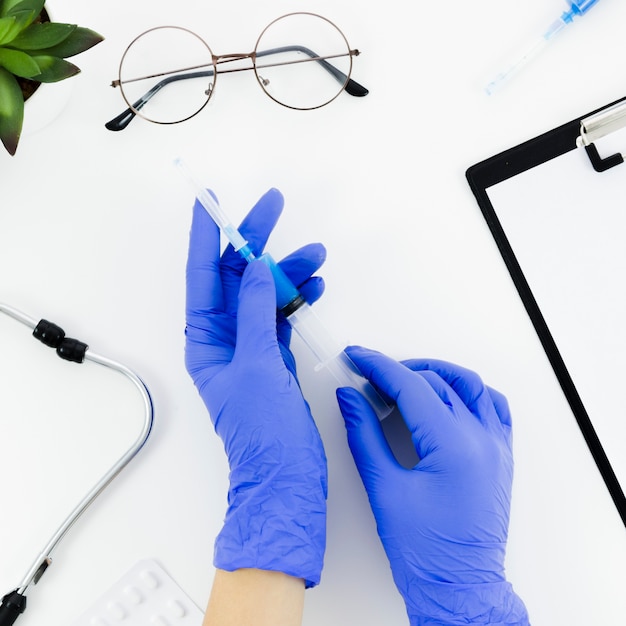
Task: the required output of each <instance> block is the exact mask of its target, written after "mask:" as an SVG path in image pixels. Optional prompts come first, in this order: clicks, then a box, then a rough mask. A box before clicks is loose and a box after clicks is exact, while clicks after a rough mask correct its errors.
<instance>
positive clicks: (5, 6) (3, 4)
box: [0, 0, 23, 17]
mask: <svg viewBox="0 0 626 626" xmlns="http://www.w3.org/2000/svg"><path fill="white" fill-rule="evenodd" d="M22 1H23V0H0V17H4V16H5V15H7V14H8V13H9V11H11V10H12V9H13V8H14V7H15V6H16V5H18V4H20V2H22Z"/></svg>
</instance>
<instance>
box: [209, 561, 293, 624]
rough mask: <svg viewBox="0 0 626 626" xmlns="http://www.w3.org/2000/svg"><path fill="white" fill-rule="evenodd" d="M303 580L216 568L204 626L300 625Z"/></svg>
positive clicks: (266, 572) (271, 574)
mask: <svg viewBox="0 0 626 626" xmlns="http://www.w3.org/2000/svg"><path fill="white" fill-rule="evenodd" d="M303 608H304V581H303V580H301V579H299V578H294V577H292V576H288V575H286V574H283V573H281V572H271V571H266V570H259V569H239V570H236V571H234V572H227V571H224V570H220V569H218V570H217V571H216V573H215V579H214V581H213V589H212V591H211V597H210V599H209V605H208V607H207V611H206V615H205V617H204V623H203V626H248V625H249V626H300V625H301V624H302V612H303Z"/></svg>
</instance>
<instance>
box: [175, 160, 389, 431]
mask: <svg viewBox="0 0 626 626" xmlns="http://www.w3.org/2000/svg"><path fill="white" fill-rule="evenodd" d="M174 163H175V165H176V166H177V167H178V169H179V171H180V172H181V174H182V175H183V177H184V178H185V179H186V180H187V182H188V183H189V184H190V185H191V187H192V188H193V190H194V193H195V194H196V197H197V199H198V201H199V202H200V204H201V205H202V206H203V207H204V209H205V210H206V212H207V213H208V214H209V215H210V216H211V218H212V219H213V221H214V222H215V223H216V224H217V226H218V227H219V229H220V230H221V232H222V233H223V234H224V235H225V237H226V238H227V239H228V241H229V242H230V243H231V244H232V246H233V248H234V249H235V251H236V252H238V253H239V254H240V255H241V256H242V257H243V258H244V259H245V260H246V261H247V262H248V263H251V262H252V261H254V260H258V261H262V262H263V263H265V264H266V265H267V266H268V267H269V268H270V270H271V271H272V275H273V277H274V282H275V284H276V307H277V309H278V310H279V311H280V312H281V313H282V314H283V315H284V316H285V317H286V318H287V321H288V322H289V324H290V325H291V327H292V328H293V330H294V331H295V332H296V333H297V335H298V336H299V337H300V338H301V339H302V341H303V342H304V344H305V345H306V346H308V348H309V349H310V350H311V351H312V352H313V354H314V356H315V358H316V359H317V361H318V365H317V366H316V369H320V368H322V367H326V368H327V369H328V371H329V372H330V373H331V374H332V375H333V376H334V377H335V379H336V380H337V382H338V384H339V386H340V387H354V388H355V389H357V390H358V391H360V392H361V393H362V394H363V395H364V396H365V397H366V398H367V399H368V401H369V402H370V404H371V405H372V407H373V408H374V411H376V415H377V416H378V418H379V419H380V420H383V419H384V418H385V417H387V416H388V415H389V414H390V413H391V411H392V407H391V406H389V405H388V404H387V403H386V402H385V401H384V400H383V399H382V398H381V396H380V395H379V393H378V392H377V391H376V389H374V387H373V386H372V385H371V384H370V382H369V381H368V380H366V379H365V378H363V376H361V374H360V373H359V371H358V368H357V367H356V366H355V365H354V363H353V362H352V361H351V360H350V357H349V356H348V355H347V354H346V353H345V351H344V348H345V346H343V345H341V344H340V343H339V342H338V341H336V340H335V339H334V338H333V337H332V336H331V334H330V333H329V332H328V330H327V329H326V327H325V326H324V325H323V324H322V323H321V321H320V319H319V318H318V317H317V315H316V314H315V313H314V311H313V309H312V308H311V306H310V305H309V304H308V303H307V302H306V300H305V299H304V298H303V297H302V295H301V294H300V292H299V291H298V289H297V288H296V286H295V285H294V284H293V283H292V282H291V281H290V280H289V278H288V277H287V275H286V274H285V272H283V270H282V269H281V268H280V266H279V265H278V263H276V261H274V259H273V258H272V256H271V255H270V254H268V253H267V252H265V253H263V254H262V255H260V256H259V257H256V256H255V254H254V252H253V251H252V250H251V249H250V247H249V246H248V242H247V241H246V240H245V238H244V237H243V236H242V235H241V233H240V232H239V230H237V228H236V227H235V226H234V225H233V223H232V222H231V221H230V219H229V217H228V215H227V214H226V212H225V211H224V210H223V209H222V207H221V206H220V205H219V204H218V203H217V201H216V200H215V199H214V198H213V196H211V194H210V193H209V192H208V191H207V190H206V189H205V187H204V186H202V185H201V184H200V183H199V182H198V180H197V179H196V177H195V176H194V175H193V174H192V173H191V172H190V171H189V168H188V167H187V166H186V165H185V163H184V162H183V161H182V159H176V160H175V161H174Z"/></svg>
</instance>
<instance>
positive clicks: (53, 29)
mask: <svg viewBox="0 0 626 626" xmlns="http://www.w3.org/2000/svg"><path fill="white" fill-rule="evenodd" d="M76 28H77V26H76V24H59V23H58V22H46V23H45V24H31V25H30V26H29V27H28V28H26V29H25V30H23V31H22V32H21V33H20V34H19V35H17V37H15V39H13V41H11V42H10V44H9V45H10V46H11V48H17V49H18V50H44V49H45V48H51V47H52V46H56V45H58V44H60V43H61V42H62V41H64V40H65V39H67V38H68V37H69V36H70V35H71V34H72V33H73V32H74V31H75V30H76Z"/></svg>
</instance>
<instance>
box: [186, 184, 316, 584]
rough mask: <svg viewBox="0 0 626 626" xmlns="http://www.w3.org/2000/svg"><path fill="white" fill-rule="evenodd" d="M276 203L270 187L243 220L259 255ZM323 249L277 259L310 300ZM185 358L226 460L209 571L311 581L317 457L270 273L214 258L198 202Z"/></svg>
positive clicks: (216, 248) (213, 237)
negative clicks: (221, 516)
mask: <svg viewBox="0 0 626 626" xmlns="http://www.w3.org/2000/svg"><path fill="white" fill-rule="evenodd" d="M282 207H283V198H282V195H281V194H280V192H278V191H277V190H275V189H272V190H270V191H269V192H267V193H266V194H265V195H264V196H263V197H262V198H261V199H260V200H259V202H258V203H257V204H256V205H255V207H254V208H253V209H252V210H251V211H250V213H249V214H248V216H247V217H246V219H245V220H244V222H243V224H242V225H241V227H240V231H241V233H242V235H243V236H244V237H245V238H246V239H247V240H248V243H249V245H250V247H251V248H252V250H253V251H254V252H255V254H260V253H261V252H262V249H263V247H264V245H265V243H266V241H267V238H268V236H269V234H270V233H271V231H272V229H273V228H274V225H275V224H276V221H277V220H278V217H279V216H280V213H281V211H282ZM324 257H325V250H324V248H323V246H321V245H320V244H311V245H309V246H305V247H304V248H301V249H300V250H298V251H297V252H295V253H293V254H292V255H290V256H289V257H288V258H287V259H285V260H284V261H283V262H281V264H280V265H281V268H282V269H283V270H284V271H285V273H286V274H287V275H288V277H289V278H290V279H291V281H292V282H293V283H294V284H295V285H297V286H300V291H301V293H302V295H303V296H304V297H305V298H306V299H308V300H309V302H312V301H314V300H315V299H317V298H319V296H320V295H321V293H322V291H323V288H324V285H323V282H322V280H321V279H318V278H315V277H311V275H312V274H313V272H315V271H316V270H317V269H318V268H319V267H320V265H321V264H322V263H323V261H324ZM186 313H187V327H186V331H185V332H186V350H185V361H186V366H187V370H188V372H189V373H190V375H191V377H192V378H193V381H194V383H195V384H196V386H197V388H198V390H199V392H200V395H201V396H202V399H203V400H204V402H205V404H206V406H207V408H208V410H209V413H210V415H211V419H212V420H213V423H214V426H215V431H216V432H217V434H218V435H219V436H220V438H221V439H222V441H223V443H224V448H225V450H226V454H227V456H228V462H229V466H230V488H229V492H228V511H227V513H226V518H225V521H224V526H223V529H222V530H221V532H220V534H219V536H218V537H217V540H216V544H215V557H214V563H215V566H216V567H218V568H220V569H224V570H228V571H233V570H236V569H240V568H257V569H265V570H274V571H280V572H284V573H285V574H289V575H291V576H295V577H298V578H302V579H304V580H305V582H306V585H307V586H313V585H315V584H317V583H318V582H319V579H320V574H321V570H322V563H323V555H324V548H325V539H326V493H327V475H326V458H325V455H324V449H323V446H322V441H321V439H320V436H319V433H318V431H317V428H316V426H315V423H314V422H313V418H312V417H311V413H310V411H309V407H308V405H307V403H306V402H305V400H304V398H303V397H302V393H301V391H300V387H299V384H298V380H297V378H296V371H295V362H294V358H293V355H292V354H291V352H290V351H289V338H290V332H289V325H288V323H287V322H286V321H285V320H284V319H282V320H278V335H277V313H276V292H275V288H274V281H273V278H272V275H271V272H270V270H269V268H268V267H267V266H266V265H265V264H264V263H262V262H257V261H254V262H252V263H251V264H249V265H247V264H246V262H245V261H244V260H243V259H242V258H241V257H240V255H239V254H237V253H236V252H235V251H234V250H233V248H232V246H230V245H229V246H228V247H227V249H226V250H225V252H224V254H223V256H222V257H221V259H220V244H219V230H218V228H217V226H216V225H215V224H214V222H213V220H212V219H211V218H210V217H209V216H208V214H207V213H206V212H205V210H204V209H203V208H202V207H201V206H200V205H199V203H197V202H196V205H195V206H194V215H193V223H192V227H191V234H190V245H189V258H188V262H187V310H186Z"/></svg>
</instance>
